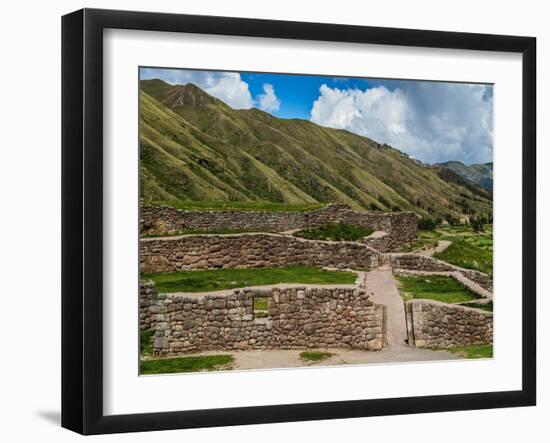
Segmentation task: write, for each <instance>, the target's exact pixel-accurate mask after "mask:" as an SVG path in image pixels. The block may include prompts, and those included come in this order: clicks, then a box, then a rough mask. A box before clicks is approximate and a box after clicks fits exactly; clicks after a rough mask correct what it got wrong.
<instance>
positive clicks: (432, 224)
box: [418, 217, 441, 231]
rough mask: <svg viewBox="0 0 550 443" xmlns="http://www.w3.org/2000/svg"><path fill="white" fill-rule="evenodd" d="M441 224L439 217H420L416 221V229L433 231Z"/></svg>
mask: <svg viewBox="0 0 550 443" xmlns="http://www.w3.org/2000/svg"><path fill="white" fill-rule="evenodd" d="M440 224H441V218H439V217H437V218H421V219H420V220H419V221H418V229H420V230H422V231H433V230H434V229H435V228H437V227H438V226H439V225H440Z"/></svg>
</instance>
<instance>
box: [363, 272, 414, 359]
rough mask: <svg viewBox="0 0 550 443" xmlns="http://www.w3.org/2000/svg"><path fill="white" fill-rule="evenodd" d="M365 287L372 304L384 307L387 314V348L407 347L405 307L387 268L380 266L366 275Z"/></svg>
mask: <svg viewBox="0 0 550 443" xmlns="http://www.w3.org/2000/svg"><path fill="white" fill-rule="evenodd" d="M365 287H366V289H367V291H368V292H369V293H371V292H372V293H373V295H371V300H372V301H373V302H374V303H378V304H382V305H386V307H387V313H388V322H387V339H388V347H392V348H396V347H397V348H399V347H407V348H408V345H407V343H406V341H405V340H406V339H407V328H406V325H405V306H404V305H403V299H402V298H401V295H399V291H398V289H397V286H396V284H395V279H394V278H393V274H392V270H391V268H390V267H388V266H381V267H379V268H375V269H373V270H371V271H370V272H367V273H366V278H365Z"/></svg>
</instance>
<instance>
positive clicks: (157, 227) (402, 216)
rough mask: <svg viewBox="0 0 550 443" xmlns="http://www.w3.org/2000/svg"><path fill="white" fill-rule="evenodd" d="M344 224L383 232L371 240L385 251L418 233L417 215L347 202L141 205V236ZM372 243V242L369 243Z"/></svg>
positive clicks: (414, 237) (281, 230) (271, 229)
mask: <svg viewBox="0 0 550 443" xmlns="http://www.w3.org/2000/svg"><path fill="white" fill-rule="evenodd" d="M335 223H345V224H349V225H354V226H359V227H368V228H372V229H373V230H374V231H383V232H385V233H386V235H385V236H384V237H383V238H384V239H383V241H382V240H380V239H376V240H374V239H371V240H368V241H367V244H369V243H368V242H369V241H374V242H375V243H376V244H378V245H379V247H380V248H381V249H379V250H380V251H381V252H386V251H390V250H393V249H395V248H398V247H399V246H402V245H404V244H407V243H410V242H411V241H413V240H415V239H416V238H417V236H418V218H417V216H416V214H414V213H413V212H395V213H384V212H376V211H354V210H353V209H351V208H350V207H349V206H348V205H341V204H330V205H327V206H325V207H324V208H322V209H318V210H314V211H304V212H291V211H278V212H277V211H239V210H228V211H184V210H179V209H175V208H172V207H168V206H142V207H141V208H140V231H141V234H142V235H147V234H160V235H170V234H177V233H180V232H182V231H185V230H205V231H208V230H211V231H213V230H219V229H235V230H244V231H252V230H253V231H257V232H284V231H288V230H292V229H303V228H310V227H314V226H322V225H326V224H335ZM372 246H374V245H372Z"/></svg>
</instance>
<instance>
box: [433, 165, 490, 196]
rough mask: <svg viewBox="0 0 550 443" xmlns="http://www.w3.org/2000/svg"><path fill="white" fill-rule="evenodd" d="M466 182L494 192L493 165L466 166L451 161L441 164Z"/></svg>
mask: <svg viewBox="0 0 550 443" xmlns="http://www.w3.org/2000/svg"><path fill="white" fill-rule="evenodd" d="M439 165H440V166H445V167H446V168H448V169H450V170H451V171H453V172H455V173H456V174H458V175H460V176H461V177H463V178H465V179H466V180H468V181H470V182H472V183H475V184H477V185H479V186H481V187H483V188H485V189H486V190H488V191H489V192H491V193H492V192H493V163H492V162H491V163H481V164H474V165H470V166H468V165H465V164H464V163H461V162H458V161H449V162H445V163H440V164H439Z"/></svg>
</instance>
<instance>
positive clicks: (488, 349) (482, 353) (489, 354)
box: [447, 344, 493, 358]
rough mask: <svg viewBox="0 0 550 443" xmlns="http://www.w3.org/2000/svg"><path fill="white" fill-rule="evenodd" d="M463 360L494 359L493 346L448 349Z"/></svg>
mask: <svg viewBox="0 0 550 443" xmlns="http://www.w3.org/2000/svg"><path fill="white" fill-rule="evenodd" d="M447 350H448V351H449V352H452V353H453V354H460V355H461V356H462V357H463V358H493V345H492V344H490V345H474V346H455V347H453V348H449V349H447Z"/></svg>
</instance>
